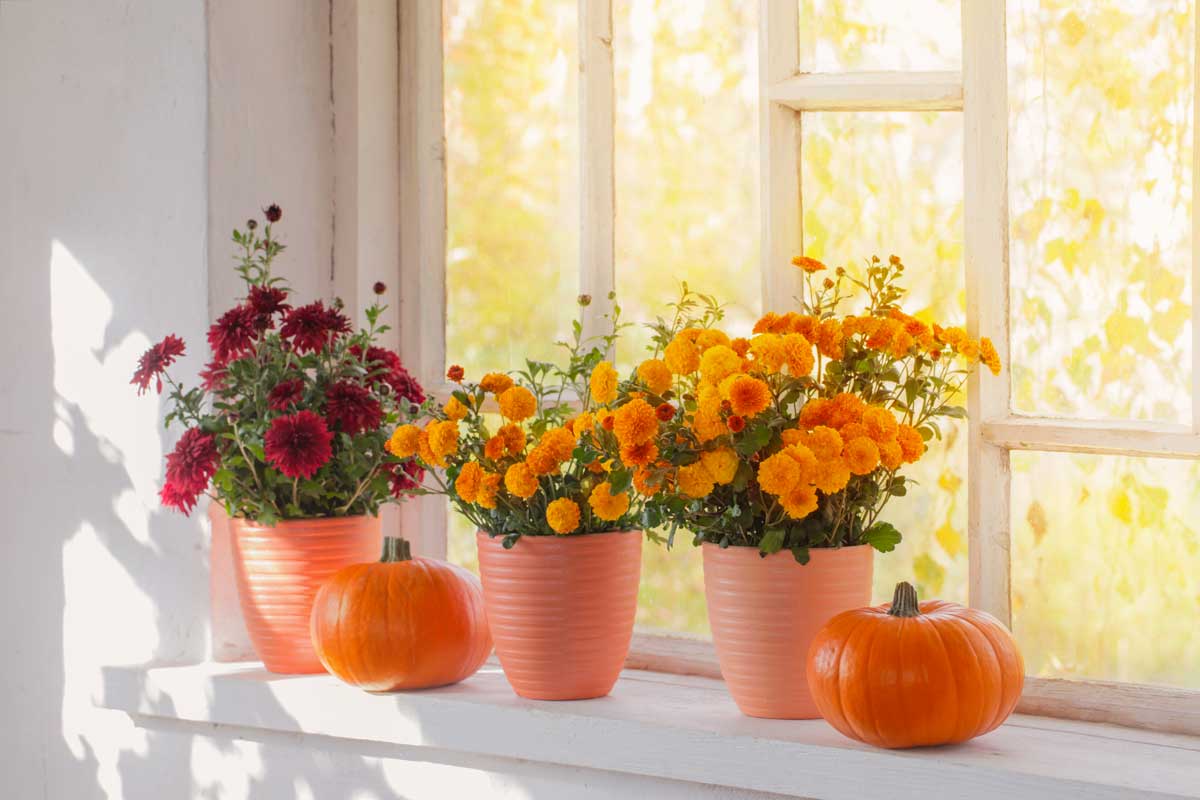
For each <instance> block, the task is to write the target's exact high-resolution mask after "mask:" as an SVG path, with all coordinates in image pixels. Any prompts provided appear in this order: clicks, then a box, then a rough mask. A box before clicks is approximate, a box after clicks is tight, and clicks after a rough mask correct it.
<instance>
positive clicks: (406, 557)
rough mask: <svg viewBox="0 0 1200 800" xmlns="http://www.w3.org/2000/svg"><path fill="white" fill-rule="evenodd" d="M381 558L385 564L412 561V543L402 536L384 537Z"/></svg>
mask: <svg viewBox="0 0 1200 800" xmlns="http://www.w3.org/2000/svg"><path fill="white" fill-rule="evenodd" d="M379 560H380V561H381V562H383V563H384V564H393V563H395V562H397V561H412V545H410V544H409V543H408V540H407V539H405V538H403V537H401V536H385V537H383V557H382V558H380V559H379Z"/></svg>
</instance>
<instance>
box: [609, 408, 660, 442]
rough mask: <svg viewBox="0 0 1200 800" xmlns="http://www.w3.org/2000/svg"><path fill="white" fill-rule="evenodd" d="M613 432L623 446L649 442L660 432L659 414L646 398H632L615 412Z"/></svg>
mask: <svg viewBox="0 0 1200 800" xmlns="http://www.w3.org/2000/svg"><path fill="white" fill-rule="evenodd" d="M613 433H615V434H616V435H617V441H618V442H620V443H621V446H622V447H632V446H633V445H639V444H642V443H643V442H648V441H650V439H652V438H654V435H655V434H656V433H658V415H657V414H656V413H655V412H654V408H653V407H652V406H651V405H650V404H649V403H647V402H646V401H645V400H642V399H641V398H638V399H637V400H631V401H630V402H628V403H626V404H625V405H623V406H621V407H620V408H618V409H617V410H616V411H615V412H614V413H613Z"/></svg>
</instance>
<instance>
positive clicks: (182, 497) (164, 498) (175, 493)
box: [158, 481, 200, 516]
mask: <svg viewBox="0 0 1200 800" xmlns="http://www.w3.org/2000/svg"><path fill="white" fill-rule="evenodd" d="M199 498H200V494H199V493H198V492H197V493H193V492H189V491H187V490H186V489H181V488H179V487H178V486H176V485H175V484H173V483H171V482H170V481H167V482H166V483H164V484H163V487H162V489H160V490H159V492H158V499H159V502H161V503H162V504H163V505H164V506H166V507H167V508H173V509H175V510H176V511H181V512H183V514H184V516H187V515H189V514H191V513H192V509H193V508H195V507H196V501H197V500H198V499H199Z"/></svg>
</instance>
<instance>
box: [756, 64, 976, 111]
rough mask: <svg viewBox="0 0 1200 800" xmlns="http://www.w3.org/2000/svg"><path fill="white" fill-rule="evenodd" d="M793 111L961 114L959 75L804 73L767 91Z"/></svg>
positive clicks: (941, 73)
mask: <svg viewBox="0 0 1200 800" xmlns="http://www.w3.org/2000/svg"><path fill="white" fill-rule="evenodd" d="M768 96H769V97H770V99H771V100H772V101H773V102H775V103H779V104H781V105H784V106H787V107H788V108H791V109H794V110H795V111H961V110H962V107H963V85H962V73H961V72H840V73H825V72H807V73H801V74H799V75H793V76H791V77H788V78H784V79H783V80H781V81H778V82H777V83H774V84H772V85H771V87H770V90H769V91H768Z"/></svg>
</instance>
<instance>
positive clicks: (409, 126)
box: [397, 2, 446, 558]
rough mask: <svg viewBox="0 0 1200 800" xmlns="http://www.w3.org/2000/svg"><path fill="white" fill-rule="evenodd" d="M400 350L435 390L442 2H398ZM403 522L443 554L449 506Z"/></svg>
mask: <svg viewBox="0 0 1200 800" xmlns="http://www.w3.org/2000/svg"><path fill="white" fill-rule="evenodd" d="M399 9H400V11H399V24H400V30H399V52H400V55H399V61H400V90H399V97H400V106H401V108H403V109H404V113H403V114H401V115H400V124H399V129H400V141H399V151H400V164H401V173H400V217H399V227H400V276H401V277H400V294H399V302H398V304H397V305H398V307H399V315H400V325H399V332H400V355H401V358H403V359H404V363H405V364H406V365H408V368H409V369H410V370H411V371H413V373H414V374H416V375H417V376H418V377H419V378H420V380H421V382H422V383H423V384H424V385H425V386H426V390H427V391H433V390H435V389H438V388H439V387H441V386H442V384H443V383H444V382H445V381H444V375H445V369H446V133H445V113H444V110H443V106H442V102H443V91H444V79H443V72H442V4H441V3H440V2H436V3H430V2H420V3H408V2H405V3H399ZM401 526H402V528H403V530H404V532H405V536H406V537H407V538H408V539H409V540H410V541H412V543H413V548H414V549H415V550H416V551H417V552H418V553H420V554H421V555H428V556H434V557H437V558H443V557H445V555H446V503H445V501H444V500H443V499H442V498H441V497H437V496H433V497H422V498H418V499H414V500H409V501H408V502H407V503H405V504H404V505H403V506H402V507H401Z"/></svg>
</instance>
